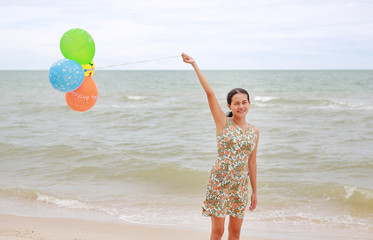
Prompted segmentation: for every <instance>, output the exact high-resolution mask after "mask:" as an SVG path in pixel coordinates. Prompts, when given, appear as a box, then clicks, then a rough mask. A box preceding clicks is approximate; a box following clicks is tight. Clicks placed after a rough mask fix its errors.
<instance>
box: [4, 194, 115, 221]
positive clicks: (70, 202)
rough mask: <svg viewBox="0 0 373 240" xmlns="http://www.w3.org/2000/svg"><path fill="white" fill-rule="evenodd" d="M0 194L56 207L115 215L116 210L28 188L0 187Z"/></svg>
mask: <svg viewBox="0 0 373 240" xmlns="http://www.w3.org/2000/svg"><path fill="white" fill-rule="evenodd" d="M0 195H3V196H4V195H5V197H6V198H10V199H14V198H15V199H17V200H21V201H29V202H39V203H44V204H49V205H52V206H54V207H58V208H66V209H78V210H89V211H96V212H103V213H106V214H109V215H115V214H117V213H118V212H117V211H116V210H115V209H113V208H107V207H101V206H98V205H95V204H93V203H88V202H84V201H81V200H77V199H73V198H61V197H57V196H53V195H51V194H44V193H40V192H39V191H36V190H32V189H28V188H0Z"/></svg>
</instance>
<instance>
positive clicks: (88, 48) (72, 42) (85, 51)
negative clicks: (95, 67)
mask: <svg viewBox="0 0 373 240" xmlns="http://www.w3.org/2000/svg"><path fill="white" fill-rule="evenodd" d="M60 49H61V52H62V55H63V56H64V57H65V58H67V59H72V60H75V61H77V62H78V63H80V64H82V65H83V64H89V63H90V62H91V61H92V59H93V57H94V55H95V43H94V41H93V39H92V37H91V35H89V33H88V32H86V31H84V30H83V29H80V28H74V29H70V30H69V31H67V32H65V34H64V35H63V36H62V38H61V41H60Z"/></svg>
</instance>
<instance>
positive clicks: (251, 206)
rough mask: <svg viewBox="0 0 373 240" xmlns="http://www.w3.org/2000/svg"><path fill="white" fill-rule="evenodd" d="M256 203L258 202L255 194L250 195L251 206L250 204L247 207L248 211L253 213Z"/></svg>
mask: <svg viewBox="0 0 373 240" xmlns="http://www.w3.org/2000/svg"><path fill="white" fill-rule="evenodd" d="M257 202H258V200H257V198H256V193H253V194H251V204H250V207H249V210H250V211H254V209H255V208H256V203H257Z"/></svg>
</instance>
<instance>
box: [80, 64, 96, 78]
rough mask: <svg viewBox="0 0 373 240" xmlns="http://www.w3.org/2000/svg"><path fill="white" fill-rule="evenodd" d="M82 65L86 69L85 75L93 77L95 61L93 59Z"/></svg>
mask: <svg viewBox="0 0 373 240" xmlns="http://www.w3.org/2000/svg"><path fill="white" fill-rule="evenodd" d="M82 67H83V69H84V75H85V76H86V77H88V76H90V77H92V75H93V74H94V73H95V63H94V62H93V61H92V62H91V63H90V64H84V65H82Z"/></svg>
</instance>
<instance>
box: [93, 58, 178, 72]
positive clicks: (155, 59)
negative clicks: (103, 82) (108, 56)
mask: <svg viewBox="0 0 373 240" xmlns="http://www.w3.org/2000/svg"><path fill="white" fill-rule="evenodd" d="M177 57H180V55H177V56H170V57H163V58H152V59H147V60H141V61H136V62H127V63H121V64H115V65H108V66H103V67H96V69H102V68H109V67H116V66H124V65H130V64H136V63H143V62H153V61H158V60H163V59H169V58H177Z"/></svg>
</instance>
